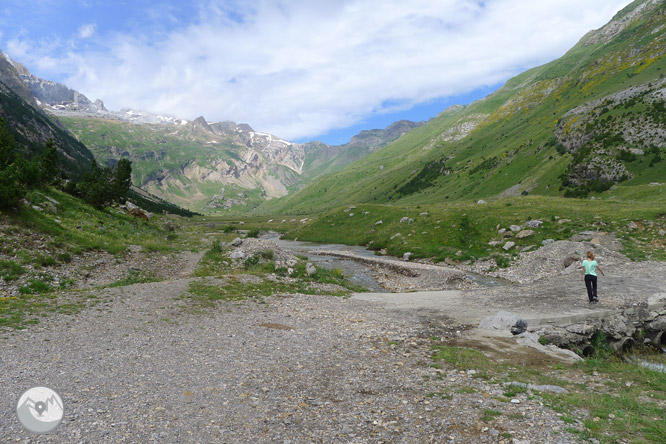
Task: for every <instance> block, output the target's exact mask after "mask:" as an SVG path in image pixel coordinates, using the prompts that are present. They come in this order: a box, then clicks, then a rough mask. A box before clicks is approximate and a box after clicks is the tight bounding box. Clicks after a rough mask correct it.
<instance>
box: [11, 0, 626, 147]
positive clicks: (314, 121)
mask: <svg viewBox="0 0 666 444" xmlns="http://www.w3.org/2000/svg"><path fill="white" fill-rule="evenodd" d="M628 3H629V0H539V1H538V2H535V1H533V0H487V1H478V0H410V1H409V2H405V1H404V0H381V1H379V0H319V1H311V0H310V1H306V0H245V1H242V0H239V1H230V0H227V1H220V0H195V1H190V2H183V1H166V0H162V1H147V0H134V1H107V0H104V1H101V0H68V1H55V0H23V1H17V0H3V2H2V3H1V4H0V49H2V50H3V51H5V52H7V53H8V54H9V55H10V56H11V57H12V58H13V59H15V60H17V61H19V62H21V63H23V64H24V65H26V67H28V69H30V70H31V71H32V72H33V73H34V74H36V75H38V76H40V77H44V78H47V79H50V80H55V81H59V82H63V83H65V84H67V85H68V86H70V87H72V88H74V89H77V90H79V91H81V92H82V93H84V94H86V95H87V96H88V97H89V98H90V99H91V100H94V99H97V98H100V99H102V100H103V101H104V102H105V104H106V105H107V108H109V109H113V110H118V109H120V108H125V107H131V108H135V109H140V110H145V111H150V112H154V113H160V114H167V115H172V116H174V117H180V118H186V119H193V118H195V117H197V116H199V115H203V116H204V117H205V118H206V119H207V120H209V121H218V120H233V121H236V122H244V123H249V124H250V125H251V126H252V127H253V128H255V130H257V131H265V132H269V133H272V134H275V135H278V136H280V137H283V138H286V139H288V140H294V141H306V140H321V141H324V142H327V143H344V142H346V141H348V140H349V138H350V137H351V136H352V135H354V134H356V133H358V132H359V131H360V130H362V129H371V128H383V127H386V126H387V125H388V124H390V123H392V122H394V121H396V120H400V119H409V120H428V119H429V118H431V117H433V116H435V115H436V114H438V113H439V112H440V111H442V110H443V109H445V108H446V107H448V106H449V105H452V104H456V103H462V104H465V103H469V102H471V101H473V100H476V99H479V98H481V97H484V96H485V95H487V94H488V93H489V92H492V91H493V90H494V89H496V88H497V87H499V86H500V85H501V84H503V83H504V82H505V81H506V80H507V79H509V78H510V77H512V76H513V75H516V74H518V73H520V72H522V71H524V70H526V69H528V68H531V67H533V66H537V65H540V64H542V63H545V62H548V61H550V60H553V59H555V58H557V57H559V56H561V55H562V54H564V52H566V50H568V49H569V48H570V47H571V46H573V45H574V44H575V43H576V42H577V41H578V40H579V39H580V37H582V36H583V35H584V34H585V33H586V32H587V31H589V30H591V29H595V28H598V27H600V26H602V25H604V24H605V23H606V22H608V20H610V18H611V17H612V16H613V15H614V14H615V13H616V12H617V11H618V10H619V9H621V8H622V7H624V6H626V5H627V4H628Z"/></svg>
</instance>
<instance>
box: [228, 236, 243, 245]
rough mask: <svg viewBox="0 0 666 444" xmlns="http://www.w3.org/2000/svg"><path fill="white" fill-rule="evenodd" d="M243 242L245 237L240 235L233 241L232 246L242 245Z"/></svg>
mask: <svg viewBox="0 0 666 444" xmlns="http://www.w3.org/2000/svg"><path fill="white" fill-rule="evenodd" d="M242 244H243V239H241V238H240V237H237V238H236V239H234V240H232V241H231V246H232V247H240V246H241V245H242Z"/></svg>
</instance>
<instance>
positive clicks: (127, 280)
mask: <svg viewBox="0 0 666 444" xmlns="http://www.w3.org/2000/svg"><path fill="white" fill-rule="evenodd" d="M161 280H162V279H160V278H158V277H156V276H155V275H153V274H151V273H144V272H143V271H139V270H130V272H129V273H128V274H127V276H125V277H124V278H122V279H120V280H118V281H116V282H113V283H111V284H109V285H107V287H125V286H127V285H134V284H145V283H147V282H159V281H161Z"/></svg>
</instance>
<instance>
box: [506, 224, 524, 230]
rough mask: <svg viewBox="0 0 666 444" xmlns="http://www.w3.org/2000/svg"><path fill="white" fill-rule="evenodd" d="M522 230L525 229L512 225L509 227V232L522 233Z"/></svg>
mask: <svg viewBox="0 0 666 444" xmlns="http://www.w3.org/2000/svg"><path fill="white" fill-rule="evenodd" d="M522 229H523V227H521V226H520V225H511V226H510V227H509V230H511V231H520V230H522Z"/></svg>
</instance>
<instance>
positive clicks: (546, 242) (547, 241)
mask: <svg viewBox="0 0 666 444" xmlns="http://www.w3.org/2000/svg"><path fill="white" fill-rule="evenodd" d="M553 242H555V239H544V240H542V241H541V245H543V246H546V245H550V244H552V243H553Z"/></svg>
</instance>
